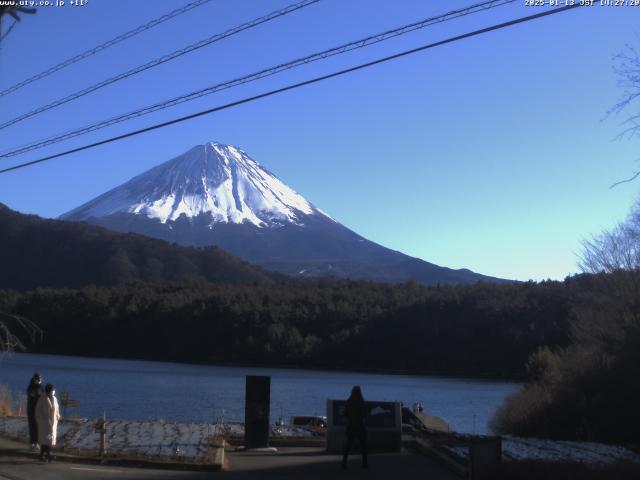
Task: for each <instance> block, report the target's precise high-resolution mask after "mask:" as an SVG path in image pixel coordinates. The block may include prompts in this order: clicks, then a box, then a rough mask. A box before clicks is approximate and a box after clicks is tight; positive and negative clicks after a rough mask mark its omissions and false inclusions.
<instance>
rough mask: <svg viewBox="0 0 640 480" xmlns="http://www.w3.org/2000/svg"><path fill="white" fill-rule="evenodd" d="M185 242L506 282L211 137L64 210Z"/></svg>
mask: <svg viewBox="0 0 640 480" xmlns="http://www.w3.org/2000/svg"><path fill="white" fill-rule="evenodd" d="M60 218H61V219H64V220H70V221H84V222H87V223H92V224H96V225H100V226H103V227H105V228H108V229H111V230H115V231H118V232H123V233H126V232H135V233H139V234H143V235H147V236H150V237H154V238H159V239H162V240H166V241H169V242H176V243H179V244H182V245H191V246H206V245H217V246H219V247H220V248H222V249H223V250H225V251H228V252H229V253H231V254H233V255H235V256H237V257H240V258H242V259H244V260H246V261H248V262H251V263H253V264H256V265H259V266H261V267H264V268H267V269H270V270H275V271H277V272H280V273H285V274H288V275H294V276H305V277H316V276H325V275H329V276H336V277H340V278H353V279H368V280H373V281H383V282H404V281H409V280H414V281H417V282H420V283H423V284H438V283H443V284H456V283H474V282H477V281H490V282H502V281H506V280H502V279H497V278H494V277H489V276H485V275H481V274H478V273H475V272H472V271H471V270H469V269H458V270H456V269H451V268H447V267H442V266H438V265H435V264H433V263H429V262H427V261H425V260H422V259H419V258H414V257H410V256H408V255H405V254H403V253H401V252H397V251H394V250H391V249H389V248H386V247H383V246H381V245H378V244H377V243H375V242H372V241H370V240H368V239H366V238H364V237H362V236H360V235H358V234H357V233H356V232H353V231H352V230H350V229H349V228H348V227H346V226H344V225H342V224H340V223H339V222H336V221H335V220H334V219H332V218H331V217H330V216H329V215H327V214H326V213H324V212H323V211H322V210H320V209H319V208H317V207H316V206H314V205H313V204H312V203H311V202H309V201H307V200H306V199H305V198H304V197H303V196H302V195H300V194H299V193H297V192H296V191H295V190H294V189H292V188H291V187H289V186H287V185H286V184H285V183H284V182H283V181H281V180H280V179H278V178H277V177H276V176H275V175H273V174H272V173H271V172H269V171H268V170H267V169H265V168H264V167H262V166H261V165H260V164H259V163H258V162H257V161H255V160H253V159H252V158H251V157H249V155H248V154H246V152H244V151H243V150H242V149H240V148H238V147H234V146H229V145H224V144H220V143H216V142H208V143H206V144H204V145H199V146H196V147H193V148H191V149H190V150H188V151H187V152H185V153H184V154H182V155H179V156H178V157H175V158H173V159H171V160H169V161H167V162H164V163H161V164H159V165H158V166H156V167H153V168H151V169H150V170H148V171H146V172H144V173H142V174H140V175H137V176H136V177H134V178H132V179H131V180H129V181H128V182H125V183H124V184H122V185H120V186H118V187H115V188H114V189H111V190H109V191H108V192H106V193H104V194H102V195H100V196H98V197H96V198H95V199H93V200H91V201H89V202H87V203H85V204H83V205H81V206H79V207H78V208H75V209H73V210H71V211H70V212H67V213H66V214H63V215H62V216H61V217H60Z"/></svg>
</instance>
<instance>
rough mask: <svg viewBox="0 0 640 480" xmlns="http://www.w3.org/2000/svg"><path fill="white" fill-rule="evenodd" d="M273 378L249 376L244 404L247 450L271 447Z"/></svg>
mask: <svg viewBox="0 0 640 480" xmlns="http://www.w3.org/2000/svg"><path fill="white" fill-rule="evenodd" d="M270 397H271V377H263V376H252V375H247V380H246V393H245V404H244V444H245V447H246V448H264V447H268V446H269V430H270V428H269V403H270Z"/></svg>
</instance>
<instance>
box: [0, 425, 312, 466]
mask: <svg viewBox="0 0 640 480" xmlns="http://www.w3.org/2000/svg"><path fill="white" fill-rule="evenodd" d="M271 434H272V437H287V438H291V437H296V438H301V437H313V436H315V435H314V433H313V432H312V431H310V430H306V429H303V428H292V427H279V428H278V429H274V430H272V432H271ZM0 436H3V437H6V438H11V439H14V440H20V441H23V442H26V443H28V441H29V429H28V424H27V419H26V418H25V417H2V416H0ZM243 436H244V425H243V424H241V423H225V424H206V423H177V422H165V421H160V420H159V421H152V422H135V421H129V420H108V421H107V431H106V445H107V453H108V454H109V455H116V456H123V457H131V456H133V457H145V458H163V459H166V458H171V459H179V460H184V461H195V462H202V461H205V460H206V458H207V456H208V455H209V453H210V452H209V450H210V444H211V440H212V439H213V438H219V437H243ZM57 438H58V446H57V447H56V448H57V449H60V450H64V451H69V452H71V453H74V452H77V453H84V454H97V453H98V451H99V448H100V434H99V433H98V432H97V431H96V421H95V420H90V421H89V420H77V421H76V420H62V421H60V423H59V424H58V437H57Z"/></svg>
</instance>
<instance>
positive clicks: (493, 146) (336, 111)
mask: <svg viewBox="0 0 640 480" xmlns="http://www.w3.org/2000/svg"><path fill="white" fill-rule="evenodd" d="M476 1H477V2H479V1H480V0H476ZM66 3H67V5H66V6H64V7H42V8H40V9H39V11H38V13H37V14H36V15H32V16H25V17H24V18H23V21H22V22H21V23H19V24H17V25H16V27H15V28H14V29H13V31H12V32H11V33H10V34H9V35H8V36H7V37H6V39H5V40H4V42H3V43H2V45H1V46H0V89H4V88H6V87H8V86H10V85H13V84H14V83H16V82H18V81H21V80H23V79H25V78H26V77H28V76H31V75H33V74H35V73H38V72H40V71H41V70H43V69H45V68H47V67H49V66H52V65H53V64H56V63H58V62H60V61H62V60H65V59H66V58H68V57H70V56H72V55H74V54H76V53H79V52H81V51H83V50H85V49H87V48H90V47H92V46H94V45H97V44H98V43H101V42H103V41H106V40H108V39H110V38H112V37H114V36H116V35H118V34H121V33H123V32H125V31H127V30H130V29H132V28H135V27H137V26H138V25H141V24H143V23H145V22H147V21H148V20H150V19H152V18H155V17H157V16H159V15H161V14H163V13H166V12H168V11H170V10H172V9H174V8H178V7H180V6H182V5H184V4H186V3H188V2H187V0H162V1H160V0H137V1H128V0H89V2H88V3H87V5H85V6H84V7H74V6H71V5H69V2H68V1H67V2H66ZM289 3H293V0H290V1H289V2H287V1H280V0H243V1H238V0H213V1H212V2H210V3H208V4H206V5H205V6H202V7H199V8H197V9H195V10H193V11H191V12H189V13H187V14H184V15H182V16H180V17H178V18H176V19H173V20H171V21H169V22H166V23H164V24H163V25H161V26H159V27H156V28H155V29H153V30H150V31H147V32H145V33H143V34H141V35H139V36H137V37H135V38H133V39H130V40H127V41H125V42H123V43H121V44H120V45H118V46H116V47H113V48H111V49H109V50H106V51H104V52H102V53H100V54H97V55H94V56H93V57H91V58H90V59H88V60H85V61H82V62H80V63H78V64H76V65H74V66H72V67H70V68H67V69H65V70H63V71H61V72H58V73H56V74H54V75H51V76H50V77H48V78H47V79H45V80H41V81H39V82H36V83H33V84H31V85H30V86H28V87H26V88H24V89H22V90H20V91H18V92H14V93H12V94H10V95H8V96H5V97H3V98H0V120H1V121H5V120H7V119H10V118H13V117H15V116H17V115H20V114H22V113H25V112H27V111H29V110H32V109H33V108H36V107H38V106H41V105H43V104H45V103H48V102H50V101H52V100H55V99H57V98H59V97H62V96H65V95H68V94H70V93H72V92H74V91H76V90H78V89H82V88H84V87H86V86H89V85H91V84H93V83H96V82H98V81H100V80H102V79H105V78H107V77H108V76H112V75H115V74H117V73H120V72H123V71H125V70H127V69H129V68H133V67H135V66H137V65H139V64H141V63H144V62H146V61H148V60H150V59H152V58H155V57H157V56H159V55H162V54H164V53H168V52H171V51H173V50H175V49H177V48H180V47H182V46H184V45H187V44H189V43H192V42H195V41H198V40H200V39H202V38H205V37H207V36H209V35H211V34H213V33H216V32H221V31H223V30H226V29H228V28H231V27H234V26H236V25H238V24H240V23H242V22H245V21H247V20H250V19H253V18H255V17H258V16H260V15H264V14H266V13H268V12H271V11H273V10H276V9H278V8H281V7H283V6H285V5H288V4H289ZM471 3H474V0H467V1H459V0H455V1H454V0H447V1H420V0H395V1H393V2H389V1H385V0H322V1H321V2H320V3H318V4H316V5H314V6H310V7H307V8H305V9H304V10H302V11H299V12H295V13H292V14H290V15H288V16H286V17H283V18H280V19H278V20H274V21H272V22H270V23H268V24H265V25H262V26H259V27H257V28H255V29H253V30H251V31H248V32H244V33H242V34H240V35H238V36H235V37H233V38H229V39H226V40H223V41H221V42H219V43H217V44H215V45H211V46H208V47H205V48H204V49H201V50H199V51H198V52H195V53H191V54H189V55H186V56H183V57H181V58H180V59H177V60H174V61H173V62H170V63H168V64H165V65H163V66H160V67H157V68H155V69H153V70H150V71H147V72H145V73H143V74H140V75H137V76H135V77H133V78H130V79H127V80H124V81H122V82H119V83H118V84H115V85H112V86H109V87H107V88H104V89H102V90H101V91H99V92H95V93H93V94H90V95H87V96H85V97H84V98H82V99H80V100H77V101H75V102H71V103H69V104H67V105H65V106H62V107H59V108H56V109H53V110H51V111H49V112H46V113H43V114H41V115H38V116H37V117H35V118H32V119H29V120H26V121H24V122H22V123H20V124H17V125H14V126H11V127H9V128H6V129H4V130H0V150H5V149H8V148H11V147H14V146H19V145H22V144H25V143H29V142H31V141H33V140H38V139H40V138H42V137H47V136H49V135H53V134H57V133H60V132H63V131H66V130H69V129H72V128H75V127H80V126H83V125H85V124H88V123H91V122H94V121H98V120H102V119H105V118H107V117H110V116H113V115H117V114H120V113H124V112H127V111H129V110H133V109H135V108H138V107H142V106H145V105H147V104H150V103H153V102H155V101H159V100H164V99H166V98H170V97H172V96H175V95H179V94H182V93H185V92H189V91H192V90H196V89H199V88H203V87H205V86H208V85H213V84H216V83H219V82H221V81H224V80H229V79H232V78H235V77H237V76H240V75H243V74H246V73H251V72H254V71H256V70H258V69H261V68H265V67H269V66H272V65H275V64H277V63H281V62H284V61H288V60H290V59H294V58H297V57H299V56H303V55H306V54H309V53H312V52H315V51H318V50H323V49H326V48H329V47H332V46H336V45H339V44H341V43H345V42H347V41H350V40H355V39H358V38H361V37H364V36H366V35H369V34H373V33H377V32H380V31H384V30H388V29H390V28H394V27H397V26H401V25H404V24H407V23H411V22H414V21H417V20H420V19H423V18H426V17H429V16H432V15H436V14H439V13H444V12H446V11H449V10H451V9H454V8H458V7H462V6H465V5H468V4H471ZM542 8H548V7H527V6H525V5H524V0H522V2H516V3H515V4H512V5H508V6H505V7H501V8H499V9H495V10H491V11H487V12H483V13H481V14H477V15H470V16H468V17H465V18H463V19H459V20H454V21H451V22H446V23H443V24H439V25H437V26H435V27H432V28H427V29H424V30H420V31H417V32H414V33H411V34H408V35H405V36H403V37H401V38H398V39H395V40H391V41H388V42H385V43H384V44H381V45H377V46H374V47H369V48H367V49H363V50H358V51H355V52H351V53H349V54H345V55H341V56H339V57H336V58H332V59H329V60H327V61H323V62H319V63H316V64H313V65H307V66H305V67H302V68H299V69H296V70H293V71H289V72H286V73H283V74H280V75H277V76H274V77H271V78H269V79H265V80H261V81H259V82H255V83H252V84H248V85H244V86H242V87H239V88H234V89H231V90H228V91H225V92H221V93H218V94H214V95H212V96H208V97H204V98H201V99H199V100H197V101H194V102H189V103H187V104H183V105H181V106H178V107H176V108H172V109H168V110H164V111H163V112H158V113H155V114H153V115H149V116H145V117H142V118H141V119H137V120H135V121H131V122H126V123H123V124H120V125H119V126H116V127H112V128H109V129H105V130H101V131H100V132H95V133H93V134H90V135H86V136H83V137H81V138H78V139H75V140H73V141H69V142H66V143H63V144H58V145H57V146H52V147H49V148H47V149H43V150H39V151H37V152H31V153H29V154H25V155H23V156H21V157H14V158H13V159H11V160H10V161H9V160H6V159H3V160H0V165H2V166H5V165H7V166H8V165H11V164H14V163H19V162H23V161H28V160H33V159H36V158H39V157H40V156H42V155H44V154H49V153H55V152H58V151H60V150H62V149H63V148H64V149H67V148H70V147H73V146H78V145H82V144H84V143H87V142H89V141H96V140H99V139H102V138H104V137H106V136H111V135H115V134H118V133H123V132H126V131H129V130H131V129H134V128H141V127H144V126H147V125H149V124H151V123H156V122H159V121H163V120H167V119H170V118H173V117H176V116H179V115H184V114H188V113H191V112H195V111H198V110H202V109H205V108H208V107H210V106H214V105H218V104H222V103H225V102H228V101H232V100H235V99H239V98H243V97H246V96H250V95H254V94H256V93H259V92H262V91H266V90H269V89H272V88H276V87H279V86H283V85H286V84H288V83H292V82H295V81H300V80H303V79H306V78H310V77H312V76H316V75H320V74H324V73H329V72H331V71H333V70H336V69H339V68H344V67H346V66H350V65H354V64H357V63H361V62H364V61H367V60H371V59H375V58H377V57H380V56H384V55H388V54H391V53H395V52H397V51H400V50H405V49H408V48H413V47H417V46H420V45H422V44H425V43H430V42H433V41H436V40H440V39H444V38H446V37H449V36H453V35H456V34H460V33H463V32H466V31H469V30H474V29H477V28H481V27H483V26H486V25H489V24H492V23H498V22H501V21H505V20H508V19H512V18H516V17H518V16H523V15H528V14H532V13H535V12H538V11H541V9H542ZM639 20H640V7H630V6H620V7H613V6H612V7H592V8H580V9H576V10H573V11H569V12H565V13H561V14H558V15H554V16H551V17H547V18H543V19H541V20H536V21H533V22H529V23H526V24H523V25H518V26H515V27H511V28H509V29H505V30H500V31H496V32H491V33H488V34H485V35H481V36H478V37H474V38H471V39H467V40H463V41H460V42H456V43H454V44H449V45H446V46H443V47H439V48H436V49H432V50H429V51H426V52H422V53H418V54H415V55H412V56H410V57H405V58H402V59H400V60H397V61H394V62H391V63H386V64H383V65H378V66H375V67H373V68H370V69H367V70H363V71H359V72H357V73H354V74H351V75H349V76H346V77H341V78H337V79H332V80H329V81H326V82H322V83H321V84H316V85H312V86H308V87H305V88H303V89H299V90H296V91H292V92H288V93H284V94H282V95H278V96H276V97H271V98H268V99H265V100H260V101H257V102H253V103H251V104H247V105H243V106H241V107H238V108H234V109H231V110H226V111H223V112H219V113H215V114H213V115H210V116H206V117H201V118H199V119H196V120H193V121H190V122H187V123H183V124H180V125H176V126H172V127H169V128H166V129H163V130H159V131H155V132H152V133H149V134H146V135H143V136H138V137H135V138H131V139H127V140H124V141H121V142H118V143H114V144H110V145H107V146H103V147H99V148H96V149H93V150H90V151H86V152H82V153H78V154H74V155H71V156H69V157H65V158H60V159H56V160H53V161H51V162H47V163H45V164H41V165H38V166H35V167H32V168H26V169H22V170H19V171H15V172H11V173H9V174H3V175H0V202H2V203H5V204H7V205H8V206H9V207H11V208H13V209H16V210H18V211H21V212H28V213H36V214H38V215H41V216H44V217H56V216H58V215H60V214H62V213H64V212H66V211H68V210H70V209H72V208H74V207H76V206H78V205H80V204H81V203H84V202H85V201H87V200H89V199H91V198H93V197H95V196H97V195H99V194H100V193H103V192H104V191H106V190H108V189H110V188H112V187H114V186H116V185H119V184H121V183H123V182H125V181H126V180H128V179H129V178H131V177H132V176H134V175H136V174H139V173H141V172H143V171H145V170H147V169H149V168H150V167H152V166H154V165H157V164H159V163H161V162H164V161H166V160H168V159H170V158H173V157H175V156H176V155H179V154H181V153H183V152H184V151H186V150H188V149H189V148H191V147H192V146H194V145H197V144H202V143H204V142H206V141H210V140H214V141H218V142H222V143H227V144H233V145H237V146H239V147H241V148H242V149H244V150H245V151H246V152H247V153H249V155H251V156H252V157H253V158H255V159H256V160H258V161H259V162H260V163H261V164H262V165H264V166H265V167H266V168H268V169H269V170H270V171H272V172H273V173H275V174H276V175H278V176H279V177H280V178H281V179H282V180H283V181H285V182H286V183H287V184H289V185H290V186H292V187H293V188H294V189H295V190H297V191H298V192H300V193H301V194H302V195H304V196H305V197H306V198H307V199H308V200H309V201H311V202H312V203H314V204H315V205H316V206H318V207H319V208H321V209H322V210H324V211H326V212H327V213H329V214H330V215H331V216H332V217H333V218H335V219H337V220H338V221H340V222H341V223H343V224H344V225H346V226H348V227H349V228H351V229H353V230H354V231H356V232H358V233H359V234H361V235H363V236H365V237H367V238H369V239H371V240H373V241H375V242H378V243H380V244H382V245H384V246H386V247H389V248H392V249H394V250H399V251H402V252H404V253H406V254H409V255H412V256H416V257H420V258H422V259H425V260H427V261H430V262H433V263H436V264H439V265H444V266H448V267H453V268H461V267H466V268H470V269H472V270H474V271H477V272H480V273H483V274H488V275H494V276H499V277H505V278H515V279H520V280H528V279H536V280H540V279H546V278H552V279H562V278H564V277H565V276H566V275H569V274H572V273H575V272H576V271H577V266H576V260H577V256H576V255H577V254H578V253H579V252H580V241H581V240H582V239H584V238H586V237H589V236H590V235H591V234H593V233H597V232H598V231H600V230H601V229H603V228H607V227H610V226H612V225H614V224H615V223H616V222H617V221H620V220H622V219H624V217H625V215H626V213H627V212H628V210H629V207H630V205H631V203H632V201H633V200H634V199H635V198H636V196H637V190H638V187H639V186H640V181H636V182H635V183H633V184H624V185H621V186H619V187H617V188H615V189H613V190H610V189H609V186H610V185H611V184H612V183H613V182H615V181H617V180H621V179H623V178H626V177H629V176H630V175H631V174H632V173H633V172H634V171H635V169H636V167H637V166H638V164H637V163H636V159H637V158H638V157H639V156H640V155H639V154H638V151H639V150H640V141H638V140H625V141H615V140H614V139H615V137H616V135H617V133H618V132H620V130H621V127H620V123H621V122H622V120H623V118H624V117H622V116H619V117H615V118H608V119H605V118H604V117H605V113H606V111H607V110H608V109H609V108H610V107H611V106H612V105H613V104H614V103H615V102H616V100H617V99H618V97H619V96H620V95H621V93H622V90H621V88H620V87H619V86H618V85H617V78H616V76H615V75H614V73H613V64H614V63H613V56H614V55H615V54H616V53H619V52H621V51H622V50H623V48H624V46H625V44H632V45H636V46H640V32H639V29H640V25H639ZM7 25H8V22H7V23H5V25H4V26H3V28H5V27H6V26H7Z"/></svg>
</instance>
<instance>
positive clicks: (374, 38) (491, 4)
mask: <svg viewBox="0 0 640 480" xmlns="http://www.w3.org/2000/svg"><path fill="white" fill-rule="evenodd" d="M515 1H516V0H493V1H485V2H482V3H479V4H474V5H470V6H468V7H465V8H462V9H458V10H453V11H450V12H448V13H445V14H443V15H438V16H436V17H429V18H427V19H424V20H421V21H419V22H414V23H411V24H408V25H404V26H402V27H399V28H395V29H392V30H388V31H386V32H383V33H379V34H376V35H371V36H368V37H365V38H361V39H359V40H355V41H353V42H349V43H346V44H343V45H340V46H338V47H334V48H330V49H328V50H323V51H321V52H316V53H313V54H311V55H307V56H305V57H302V58H298V59H295V60H292V61H290V62H286V63H282V64H280V65H276V66H274V67H270V68H267V69H264V70H260V71H258V72H254V73H251V74H249V75H244V76H242V77H239V78H236V79H233V80H229V81H225V82H223V83H219V84H216V85H213V86H209V87H206V88H203V89H201V90H197V91H195V92H191V93H187V94H184V95H181V96H178V97H174V98H172V99H169V100H165V101H162V102H159V103H155V104H152V105H149V106H147V107H143V108H140V109H138V110H134V111H132V112H129V113H125V114H122V115H119V116H116V117H112V118H109V119H107V120H102V121H100V122H97V123H93V124H91V125H88V126H85V127H82V128H79V129H76V130H71V131H68V132H65V133H62V134H59V135H56V136H53V137H49V138H47V139H44V140H38V141H36V142H33V143H31V144H28V145H23V146H21V147H17V148H14V149H12V150H10V151H5V152H4V153H2V154H0V158H8V157H13V156H16V155H19V154H22V153H26V152H29V151H32V150H37V149H40V148H44V147H46V146H49V145H53V144H55V143H59V142H61V141H64V140H68V139H70V138H74V137H77V136H79V135H84V134H87V133H90V132H94V131H96V130H100V129H102V128H106V127H109V126H112V125H115V124H117V123H122V122H125V121H127V120H131V119H133V118H137V117H141V116H143V115H147V114H150V113H153V112H156V111H159V110H164V109H166V108H169V107H173V106H176V105H179V104H181V103H185V102H189V101H191V100H195V99H197V98H200V97H203V96H205V95H211V94H213V93H215V92H218V91H221V90H226V89H229V88H233V87H237V86H239V85H243V84H245V83H249V82H253V81H256V80H260V79H262V78H265V77H269V76H272V75H275V74H277V73H280V72H283V71H285V70H289V69H292V68H296V67H299V66H302V65H305V64H308V63H312V62H315V61H318V60H323V59H325V58H328V57H332V56H334V55H339V54H342V53H346V52H349V51H352V50H356V49H359V48H364V47H367V46H370V45H374V44H376V43H380V42H383V41H385V40H389V39H391V38H394V37H397V36H400V35H404V34H406V33H410V32H412V31H415V30H418V29H421V28H425V27H428V26H431V25H434V24H437V23H442V22H445V21H448V20H453V19H455V18H459V17H463V16H466V15H470V14H473V13H477V12H480V11H484V10H488V9H492V8H496V7H499V6H502V5H505V4H508V3H513V2H515Z"/></svg>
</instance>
